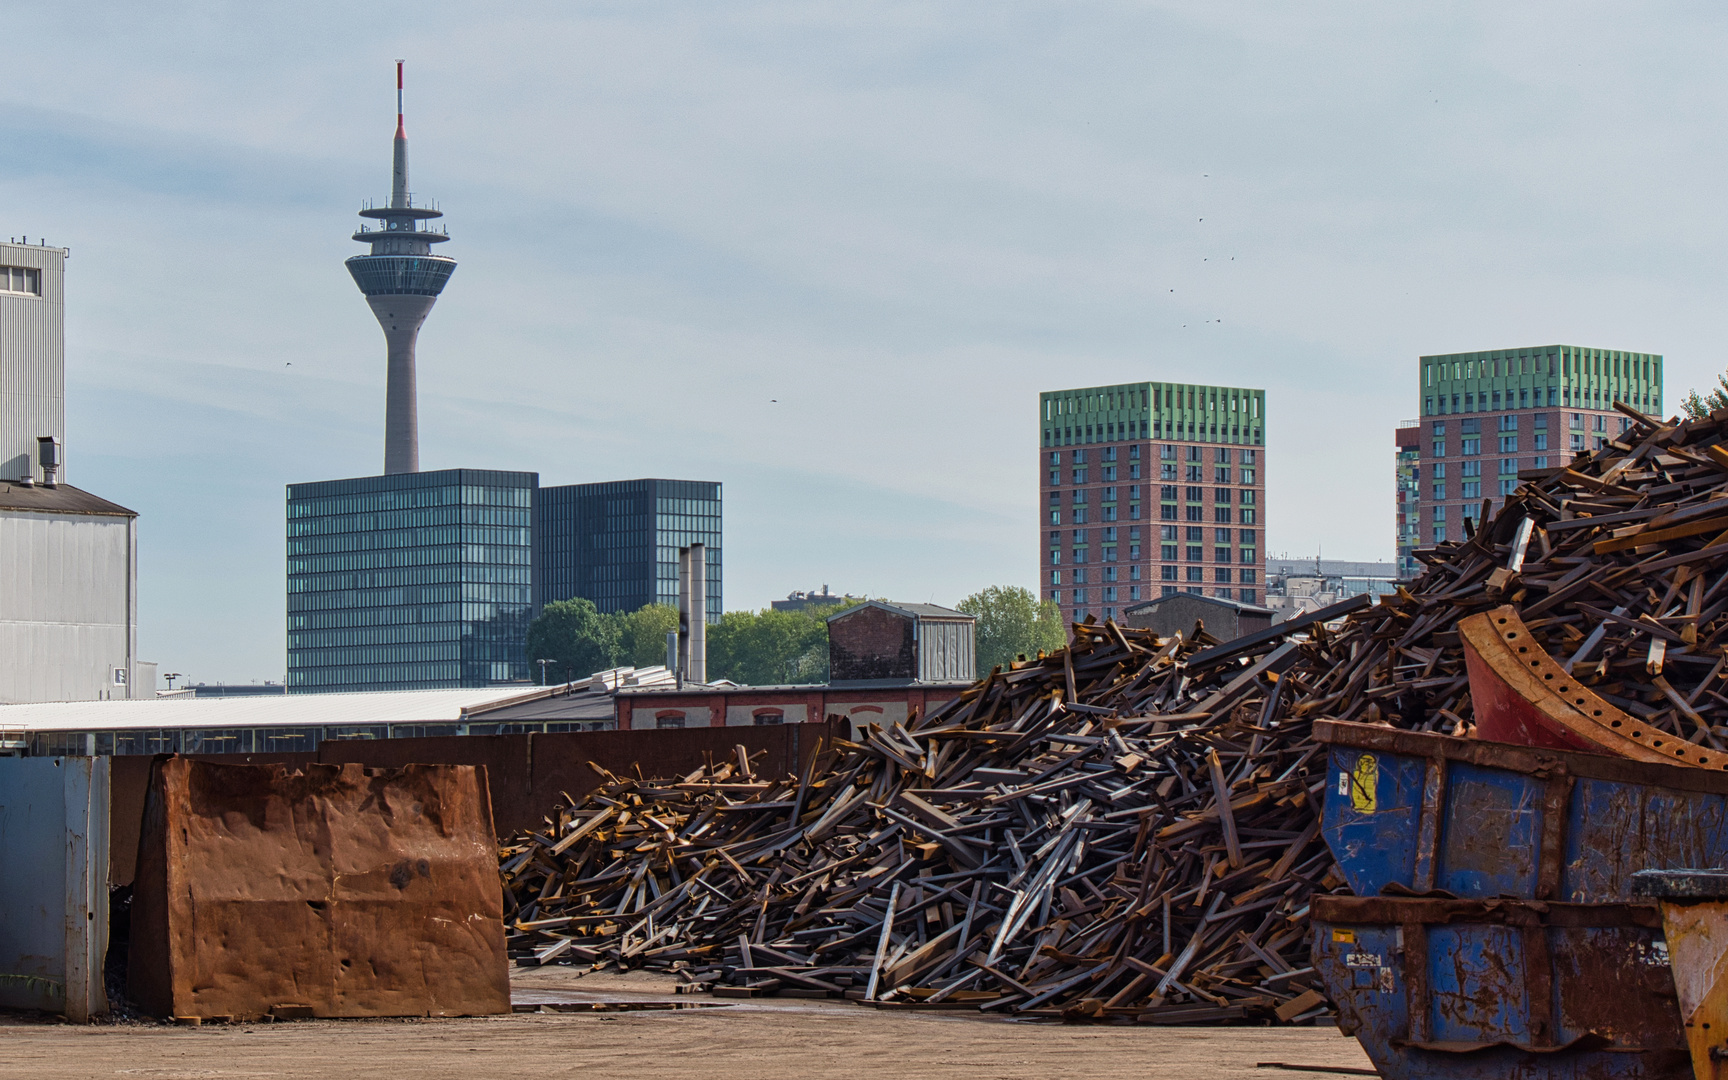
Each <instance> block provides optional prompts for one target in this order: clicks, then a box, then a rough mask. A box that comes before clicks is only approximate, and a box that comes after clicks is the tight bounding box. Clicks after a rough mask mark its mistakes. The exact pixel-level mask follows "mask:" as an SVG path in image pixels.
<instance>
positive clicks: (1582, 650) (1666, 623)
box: [1293, 407, 1728, 750]
mask: <svg viewBox="0 0 1728 1080" xmlns="http://www.w3.org/2000/svg"><path fill="white" fill-rule="evenodd" d="M1621 411H1622V412H1625V413H1626V414H1627V415H1628V417H1629V418H1632V419H1633V421H1634V422H1633V423H1632V425H1631V427H1630V429H1629V430H1628V431H1626V432H1622V433H1619V434H1618V435H1617V437H1616V438H1614V439H1612V440H1611V441H1608V442H1607V444H1606V445H1605V446H1603V447H1601V448H1599V449H1597V450H1595V451H1594V452H1592V453H1589V454H1587V455H1579V456H1578V457H1576V458H1574V459H1573V460H1572V461H1571V462H1570V463H1569V464H1567V465H1564V466H1561V467H1558V468H1553V469H1547V470H1540V471H1536V472H1526V473H1523V474H1521V476H1522V477H1524V478H1525V480H1526V481H1527V482H1526V483H1524V484H1523V485H1521V486H1520V487H1519V488H1518V490H1517V491H1516V492H1515V493H1514V494H1512V495H1511V496H1509V497H1508V498H1507V500H1506V505H1505V506H1504V507H1502V508H1501V509H1500V511H1499V512H1498V513H1497V514H1496V515H1495V516H1494V517H1493V519H1492V520H1491V521H1486V522H1485V523H1484V526H1483V528H1482V529H1481V530H1480V532H1478V533H1476V534H1475V535H1473V536H1470V537H1469V538H1468V539H1467V540H1464V541H1462V542H1454V543H1448V544H1442V545H1440V546H1439V548H1438V549H1437V550H1435V551H1434V552H1431V553H1426V555H1425V558H1426V559H1427V561H1428V562H1429V564H1430V565H1429V569H1428V570H1426V571H1425V572H1424V573H1423V574H1422V576H1421V577H1419V578H1418V579H1417V580H1416V582H1414V583H1413V584H1412V585H1411V586H1410V587H1409V589H1408V590H1407V591H1406V590H1400V591H1399V593H1398V594H1397V595H1396V596H1395V597H1385V598H1383V599H1382V603H1381V604H1379V605H1377V606H1375V607H1374V608H1372V609H1370V610H1367V611H1363V612H1360V613H1358V614H1356V615H1354V616H1352V618H1351V621H1350V625H1349V627H1347V628H1346V630H1345V631H1344V632H1343V633H1341V634H1340V635H1338V637H1337V639H1336V642H1337V643H1338V644H1339V645H1340V646H1342V645H1345V644H1346V643H1348V644H1349V645H1350V647H1351V648H1352V650H1353V653H1354V655H1356V656H1358V657H1366V658H1369V659H1370V660H1371V662H1370V663H1368V664H1362V665H1358V666H1357V667H1356V668H1355V670H1354V672H1353V674H1352V676H1351V678H1350V680H1349V682H1348V683H1347V684H1343V685H1341V684H1340V680H1339V679H1338V678H1337V677H1336V676H1332V677H1331V681H1330V682H1329V683H1327V684H1326V689H1327V691H1328V692H1327V693H1325V694H1311V695H1309V697H1308V700H1307V701H1305V702H1304V703H1303V704H1302V705H1301V706H1300V708H1302V709H1304V710H1306V713H1307V715H1317V714H1320V713H1325V714H1326V715H1329V716H1334V717H1336V718H1338V719H1343V720H1368V721H1372V720H1386V721H1388V722H1390V723H1392V724H1394V725H1396V726H1398V727H1404V728H1414V729H1421V730H1440V731H1446V732H1449V733H1455V734H1465V733H1466V732H1467V731H1468V730H1469V724H1470V721H1471V719H1472V716H1471V710H1470V699H1469V679H1468V676H1467V675H1466V673H1465V668H1464V652H1463V647H1462V643H1461V642H1460V640H1459V635H1458V632H1457V626H1458V622H1459V620H1460V619H1462V618H1463V617H1465V616H1467V615H1471V614H1474V613H1476V612H1481V611H1487V610H1489V609H1491V608H1494V607H1497V606H1499V605H1502V604H1509V605H1511V606H1512V607H1513V608H1515V609H1516V610H1517V612H1518V614H1519V616H1520V618H1521V619H1522V620H1523V622H1524V625H1525V627H1526V628H1527V629H1528V630H1529V631H1530V632H1531V633H1532V635H1533V636H1534V637H1535V639H1536V643H1537V644H1538V645H1540V646H1542V648H1543V649H1544V650H1545V651H1546V652H1547V653H1548V654H1549V655H1551V656H1553V657H1554V658H1556V659H1557V660H1558V661H1560V665H1561V667H1562V668H1564V669H1565V670H1566V671H1567V672H1569V673H1570V674H1571V675H1572V676H1573V677H1574V678H1575V679H1577V680H1578V682H1580V683H1581V684H1583V685H1584V686H1587V687H1589V688H1591V689H1592V690H1593V691H1594V692H1595V693H1597V694H1598V695H1600V696H1601V697H1603V698H1604V699H1606V700H1607V701H1609V702H1611V703H1612V704H1614V705H1616V706H1618V707H1619V708H1621V709H1624V710H1625V711H1627V712H1628V713H1631V714H1632V715H1634V716H1637V717H1639V718H1640V719H1642V720H1644V721H1645V722H1647V723H1649V724H1651V725H1652V726H1654V727H1657V728H1660V729H1662V730H1664V731H1667V732H1668V733H1669V734H1672V735H1674V736H1677V737H1679V738H1683V739H1688V740H1690V741H1691V742H1693V743H1695V744H1699V745H1703V746H1706V747H1709V748H1710V749H1713V750H1723V749H1728V681H1725V677H1728V660H1725V658H1728V650H1725V646H1728V573H1724V572H1723V571H1724V567H1725V565H1728V501H1724V500H1728V449H1725V447H1724V445H1723V443H1724V441H1725V436H1728V413H1719V414H1713V415H1712V416H1710V417H1708V418H1703V419H1698V420H1687V421H1682V422H1680V423H1678V424H1667V423H1662V422H1660V421H1656V420H1653V419H1651V418H1648V417H1643V416H1640V415H1639V414H1637V413H1635V412H1633V411H1632V410H1630V409H1627V408H1624V407H1621ZM1363 638H1366V639H1367V640H1362V639H1363ZM1336 654H1337V650H1336V649H1335V650H1334V657H1333V658H1334V659H1342V657H1339V656H1337V655H1336ZM1321 670H1322V671H1324V669H1321ZM1293 676H1294V678H1295V680H1296V681H1298V682H1300V681H1301V680H1303V679H1305V678H1307V675H1306V673H1305V671H1297V672H1294V673H1293Z"/></svg>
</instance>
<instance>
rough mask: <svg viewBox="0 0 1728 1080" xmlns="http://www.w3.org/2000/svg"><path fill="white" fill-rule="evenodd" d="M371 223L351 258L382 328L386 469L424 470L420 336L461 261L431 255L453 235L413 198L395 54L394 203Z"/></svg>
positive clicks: (367, 213)
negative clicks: (362, 247)
mask: <svg viewBox="0 0 1728 1080" xmlns="http://www.w3.org/2000/svg"><path fill="white" fill-rule="evenodd" d="M360 216H361V217H363V218H369V219H372V220H373V221H376V223H377V224H366V225H362V226H361V227H360V231H359V232H357V233H355V234H354V239H356V240H358V241H360V242H361V243H363V244H370V245H371V246H372V251H371V254H368V255H356V256H354V257H353V258H351V259H349V260H348V263H347V265H348V272H349V273H350V274H353V275H354V283H355V284H356V285H358V286H360V291H361V292H363V293H365V294H366V302H367V303H368V304H371V305H372V314H374V315H376V316H378V325H380V326H382V327H383V328H384V341H385V343H386V345H387V358H388V368H387V378H386V384H385V394H384V472H385V473H386V474H389V473H411V472H419V471H420V418H419V410H418V407H417V405H416V404H415V395H416V390H415V376H414V341H415V339H416V338H418V337H419V336H420V324H421V323H423V322H425V321H426V316H427V315H428V314H430V313H431V311H432V305H433V304H435V303H437V301H438V294H439V293H441V292H443V291H444V285H445V283H446V282H448V281H449V280H450V275H451V274H452V273H453V272H454V271H455V269H456V260H455V259H451V258H448V257H446V256H443V255H434V254H432V245H433V244H441V243H443V242H444V241H446V240H448V239H450V237H449V235H448V234H447V233H445V232H444V231H443V230H441V229H440V230H438V231H434V230H433V229H432V228H431V227H430V226H429V225H428V224H427V223H428V222H430V221H431V220H432V219H433V218H440V217H443V216H444V215H443V214H442V213H441V212H440V211H438V210H437V209H436V208H434V207H433V206H431V205H429V204H426V203H424V202H423V203H422V204H421V205H419V206H416V205H415V204H414V196H413V192H411V191H409V190H408V135H407V132H406V130H405V129H404V128H403V125H402V61H400V60H398V61H396V146H395V162H394V167H393V170H392V173H391V178H390V205H388V206H381V207H370V206H369V207H367V208H365V209H363V210H361V211H360Z"/></svg>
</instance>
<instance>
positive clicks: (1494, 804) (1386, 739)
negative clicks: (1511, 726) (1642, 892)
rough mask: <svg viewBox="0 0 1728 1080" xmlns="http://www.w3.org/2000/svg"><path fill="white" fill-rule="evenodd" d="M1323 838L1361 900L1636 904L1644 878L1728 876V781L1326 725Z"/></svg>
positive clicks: (1641, 765)
mask: <svg viewBox="0 0 1728 1080" xmlns="http://www.w3.org/2000/svg"><path fill="white" fill-rule="evenodd" d="M1314 738H1315V739H1316V740H1317V741H1319V742H1321V743H1323V744H1326V746H1327V752H1328V754H1327V756H1328V762H1327V774H1326V800H1325V807H1324V811H1323V817H1322V822H1321V826H1322V829H1323V835H1324V836H1325V839H1326V843H1327V845H1328V846H1329V847H1330V848H1331V849H1332V854H1333V856H1334V858H1336V859H1337V860H1338V868H1339V872H1340V873H1342V874H1343V875H1344V879H1345V881H1346V882H1347V883H1348V884H1349V886H1350V890H1351V892H1353V893H1355V894H1356V895H1357V896H1378V895H1382V894H1385V895H1396V894H1403V895H1424V894H1434V895H1445V896H1454V897H1464V898H1470V897H1514V898H1518V899H1524V900H1561V901H1566V902H1570V903H1598V902H1617V901H1625V900H1629V899H1632V898H1633V895H1634V894H1633V890H1632V875H1633V874H1634V873H1636V872H1637V871H1639V870H1652V869H1655V870H1668V869H1681V868H1688V867H1711V866H1723V865H1728V774H1725V773H1721V772H1716V771H1713V770H1707V769H1698V768H1689V767H1683V766H1675V765H1658V764H1651V763H1645V762H1638V761H1628V760H1625V759H1622V758H1612V757H1604V756H1600V755H1596V754H1584V753H1575V752H1570V751H1560V750H1546V749H1533V748H1531V747H1522V746H1509V745H1505V744H1501V743H1489V742H1482V741H1480V740H1477V739H1458V738H1452V737H1450V736H1446V735H1432V734H1427V733H1422V732H1409V731H1394V730H1392V729H1390V728H1383V727H1374V726H1369V725H1365V724H1346V723H1339V722H1336V721H1325V720H1322V721H1318V722H1316V723H1315V725H1314Z"/></svg>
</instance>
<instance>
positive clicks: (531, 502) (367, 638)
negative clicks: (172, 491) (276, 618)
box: [288, 469, 539, 694]
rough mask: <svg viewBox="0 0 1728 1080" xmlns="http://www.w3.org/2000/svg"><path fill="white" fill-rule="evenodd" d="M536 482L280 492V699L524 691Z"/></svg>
mask: <svg viewBox="0 0 1728 1080" xmlns="http://www.w3.org/2000/svg"><path fill="white" fill-rule="evenodd" d="M538 487H539V476H538V474H536V473H524V472H490V471H485V470H479V469H447V470H444V471H441V472H416V473H396V474H393V475H389V476H365V477H358V478H355V479H351V480H326V481H321V482H318V483H311V484H290V485H289V487H288V692H289V693H291V694H297V693H317V692H333V691H358V690H413V689H434V688H439V687H476V686H492V685H496V684H499V683H506V682H515V681H522V682H526V681H529V672H528V663H527V659H526V656H525V651H524V647H525V643H526V641H527V629H528V621H529V619H530V618H531V616H532V613H533V610H532V609H533V600H534V540H533V531H534V512H535V495H536V492H537V490H538Z"/></svg>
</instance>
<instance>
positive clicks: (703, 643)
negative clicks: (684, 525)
mask: <svg viewBox="0 0 1728 1080" xmlns="http://www.w3.org/2000/svg"><path fill="white" fill-rule="evenodd" d="M685 679H688V680H690V681H691V682H696V683H704V682H707V681H708V548H707V546H706V545H703V544H691V545H690V546H689V547H684V548H679V549H678V681H679V685H683V682H684V680H685Z"/></svg>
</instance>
